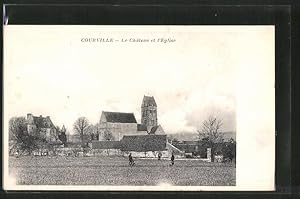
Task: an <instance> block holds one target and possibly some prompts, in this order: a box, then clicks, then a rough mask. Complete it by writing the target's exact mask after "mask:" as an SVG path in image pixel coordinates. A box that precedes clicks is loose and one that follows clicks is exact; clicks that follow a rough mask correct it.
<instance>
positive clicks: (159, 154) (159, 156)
mask: <svg viewBox="0 0 300 199" xmlns="http://www.w3.org/2000/svg"><path fill="white" fill-rule="evenodd" d="M161 156H162V154H161V152H159V153H158V160H160V158H161Z"/></svg>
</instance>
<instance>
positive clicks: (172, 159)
mask: <svg viewBox="0 0 300 199" xmlns="http://www.w3.org/2000/svg"><path fill="white" fill-rule="evenodd" d="M174 160H175V156H174V154H173V153H172V156H171V166H173V165H174Z"/></svg>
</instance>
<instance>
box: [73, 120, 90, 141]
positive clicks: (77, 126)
mask: <svg viewBox="0 0 300 199" xmlns="http://www.w3.org/2000/svg"><path fill="white" fill-rule="evenodd" d="M73 128H74V131H75V133H76V134H78V135H79V136H80V140H81V146H82V147H84V146H85V145H84V135H86V134H87V133H88V130H89V121H88V119H87V118H86V117H80V118H78V119H77V120H76V121H75V122H74V124H73Z"/></svg>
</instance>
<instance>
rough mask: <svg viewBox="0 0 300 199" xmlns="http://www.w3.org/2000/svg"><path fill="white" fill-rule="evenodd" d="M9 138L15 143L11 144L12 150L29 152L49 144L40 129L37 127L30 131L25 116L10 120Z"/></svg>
mask: <svg viewBox="0 0 300 199" xmlns="http://www.w3.org/2000/svg"><path fill="white" fill-rule="evenodd" d="M9 140H10V141H11V142H13V143H14V145H13V146H10V150H11V151H12V150H14V149H17V150H19V151H23V152H28V153H29V154H31V152H32V151H33V150H35V149H39V148H42V147H44V146H46V145H47V142H46V140H45V138H43V137H42V136H41V133H40V129H38V128H36V129H34V130H33V131H32V132H30V133H29V132H28V130H27V121H26V119H25V117H12V118H11V119H10V120H9Z"/></svg>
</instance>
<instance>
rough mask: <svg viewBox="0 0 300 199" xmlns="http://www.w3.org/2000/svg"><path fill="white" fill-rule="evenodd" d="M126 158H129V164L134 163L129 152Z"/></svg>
mask: <svg viewBox="0 0 300 199" xmlns="http://www.w3.org/2000/svg"><path fill="white" fill-rule="evenodd" d="M128 160H129V166H133V165H134V161H133V158H132V156H131V153H130V154H129V156H128Z"/></svg>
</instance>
